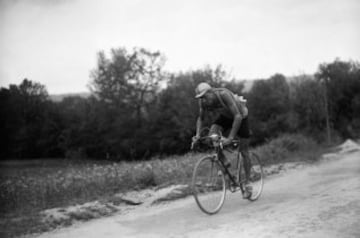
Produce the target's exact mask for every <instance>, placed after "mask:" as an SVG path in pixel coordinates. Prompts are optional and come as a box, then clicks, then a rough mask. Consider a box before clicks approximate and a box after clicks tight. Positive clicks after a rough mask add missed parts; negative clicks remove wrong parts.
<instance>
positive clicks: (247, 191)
mask: <svg viewBox="0 0 360 238" xmlns="http://www.w3.org/2000/svg"><path fill="white" fill-rule="evenodd" d="M252 190H253V189H252V186H251V185H249V184H245V189H244V192H243V198H244V199H249V198H250V197H251V195H252Z"/></svg>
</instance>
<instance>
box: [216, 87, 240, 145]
mask: <svg viewBox="0 0 360 238" xmlns="http://www.w3.org/2000/svg"><path fill="white" fill-rule="evenodd" d="M221 97H222V99H223V101H224V103H225V104H226V105H227V106H228V107H229V110H230V112H231V114H232V115H233V117H234V121H233V124H232V128H231V131H230V134H229V136H228V138H229V139H234V138H235V136H236V133H237V132H238V130H239V128H240V125H241V120H242V118H243V117H242V115H241V113H240V110H239V108H238V107H237V105H236V102H235V100H234V98H233V97H232V95H230V94H229V93H222V94H221Z"/></svg>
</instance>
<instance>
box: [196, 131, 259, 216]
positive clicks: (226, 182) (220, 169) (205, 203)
mask: <svg viewBox="0 0 360 238" xmlns="http://www.w3.org/2000/svg"><path fill="white" fill-rule="evenodd" d="M222 140H223V137H222V136H221V135H216V134H215V135H210V136H204V137H201V138H200V139H199V141H200V143H203V144H204V141H208V142H209V141H210V142H211V144H212V146H211V147H212V148H213V149H215V153H213V154H209V155H206V156H204V157H202V158H201V159H200V160H199V161H198V162H197V163H196V165H195V168H194V171H193V177H192V184H191V187H192V191H193V196H194V198H195V201H196V203H197V205H198V207H199V208H200V209H201V210H202V211H203V212H205V213H206V214H209V215H212V214H216V213H217V212H219V211H220V209H221V207H222V206H223V204H224V202H225V195H226V190H227V189H228V190H229V191H230V192H232V193H234V192H237V191H239V190H240V191H241V193H242V195H244V192H245V189H246V188H245V182H246V179H245V170H244V159H243V157H242V155H241V153H240V146H239V145H240V141H239V140H233V142H232V143H231V145H229V146H230V147H232V148H237V156H236V167H235V168H233V170H235V171H234V172H232V171H230V169H229V168H228V167H227V166H226V165H225V164H224V161H223V160H222V159H220V153H221V152H223V151H224V150H227V151H229V149H227V148H229V146H224V145H223V143H222ZM205 144H209V143H205ZM191 148H192V149H194V142H193V143H192V145H191ZM249 158H250V159H249V160H250V162H251V169H250V175H249V181H248V182H249V184H250V185H251V187H252V191H251V193H250V196H248V197H247V198H246V199H248V200H249V201H256V200H257V199H258V198H259V197H260V195H261V192H262V189H263V186H264V173H263V167H262V164H261V162H260V159H259V157H258V156H257V155H256V154H255V153H249ZM232 166H233V165H232Z"/></svg>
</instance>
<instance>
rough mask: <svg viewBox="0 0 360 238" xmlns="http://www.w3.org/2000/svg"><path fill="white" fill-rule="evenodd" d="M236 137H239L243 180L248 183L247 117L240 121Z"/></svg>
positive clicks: (249, 163) (248, 134)
mask: <svg viewBox="0 0 360 238" xmlns="http://www.w3.org/2000/svg"><path fill="white" fill-rule="evenodd" d="M238 136H239V137H240V147H239V148H240V150H241V151H240V152H241V155H242V156H243V158H244V170H245V180H246V182H248V181H249V177H250V169H251V161H250V155H249V140H250V139H249V138H250V128H249V122H248V118H247V117H245V118H244V119H242V120H241V125H240V128H239V131H238Z"/></svg>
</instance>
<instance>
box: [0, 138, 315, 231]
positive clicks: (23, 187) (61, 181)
mask: <svg viewBox="0 0 360 238" xmlns="http://www.w3.org/2000/svg"><path fill="white" fill-rule="evenodd" d="M253 150H254V151H255V152H256V153H257V154H259V155H260V157H261V159H262V161H263V163H264V164H274V163H282V162H286V161H295V160H302V161H303V160H307V161H315V160H316V159H317V158H318V157H319V154H320V152H321V149H319V146H318V145H317V144H316V143H315V142H314V141H313V140H311V139H309V138H306V137H304V136H301V135H284V136H282V137H280V138H277V139H274V140H272V141H269V142H268V143H267V144H265V145H263V146H259V147H257V148H254V149H253ZM201 156H203V154H201V153H189V154H186V155H183V156H171V157H168V158H166V159H159V158H154V159H152V160H149V161H141V162H120V163H114V162H98V161H73V160H32V161H26V162H24V161H4V162H2V163H1V167H0V174H1V175H0V176H1V177H0V203H1V204H2V206H1V208H0V209H1V211H0V214H1V216H0V229H1V230H0V231H2V232H3V231H4V230H5V229H10V228H9V227H13V226H15V227H16V226H19V225H20V226H23V227H25V228H24V229H25V231H26V232H29V231H30V232H33V231H38V230H37V228H39V226H38V224H37V221H36V219H37V216H38V215H37V214H38V213H39V212H40V211H42V210H44V209H49V208H54V207H64V206H69V205H74V204H82V203H85V202H89V201H94V200H101V199H107V198H110V197H111V196H113V195H114V194H116V193H119V192H125V191H131V190H140V189H144V188H151V187H159V186H169V185H172V184H188V183H189V182H190V179H191V175H192V171H193V168H194V165H195V163H196V161H197V160H198V159H199V158H200V157H201ZM5 227H6V228H5ZM46 229H48V228H47V227H45V228H41V229H40V230H46ZM15 230H16V229H15ZM22 232H24V231H21V232H20V233H22ZM3 234H5V235H8V234H7V233H3ZM10 234H17V232H13V231H12V232H10Z"/></svg>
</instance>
